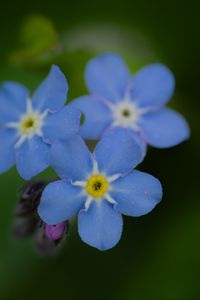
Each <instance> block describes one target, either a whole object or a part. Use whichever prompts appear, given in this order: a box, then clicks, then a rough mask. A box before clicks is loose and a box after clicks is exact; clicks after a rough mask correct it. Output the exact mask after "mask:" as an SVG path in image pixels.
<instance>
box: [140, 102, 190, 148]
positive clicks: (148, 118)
mask: <svg viewBox="0 0 200 300" xmlns="http://www.w3.org/2000/svg"><path fill="white" fill-rule="evenodd" d="M141 126H142V128H143V133H144V137H145V139H146V140H147V142H148V143H149V144H150V145H152V146H154V147H158V148H168V147H172V146H175V145H177V144H179V143H181V142H183V141H184V140H186V139H187V138H188V137H189V135H190V129H189V127H188V124H187V122H186V120H185V119H184V117H183V116H182V115H180V114H179V113H177V112H175V111H173V110H171V109H169V108H164V109H162V110H159V111H157V112H152V113H148V114H146V115H144V116H143V118H142V120H141Z"/></svg>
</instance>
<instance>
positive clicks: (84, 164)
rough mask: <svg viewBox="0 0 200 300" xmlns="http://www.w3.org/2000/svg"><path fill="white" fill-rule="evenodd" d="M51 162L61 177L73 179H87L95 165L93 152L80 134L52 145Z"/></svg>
mask: <svg viewBox="0 0 200 300" xmlns="http://www.w3.org/2000/svg"><path fill="white" fill-rule="evenodd" d="M50 164H51V166H52V167H53V169H54V170H55V171H56V172H57V174H58V175H59V176H60V177H61V178H70V179H72V180H85V178H86V176H87V175H88V174H89V173H90V172H91V170H92V166H93V164H92V156H91V153H90V152H89V150H88V148H87V146H86V145H85V143H84V141H83V139H82V138H81V137H80V136H78V135H77V136H74V137H72V138H71V139H69V140H67V141H62V142H55V143H54V144H53V145H52V147H51V150H50Z"/></svg>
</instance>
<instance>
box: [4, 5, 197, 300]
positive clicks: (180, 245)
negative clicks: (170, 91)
mask: <svg viewBox="0 0 200 300" xmlns="http://www.w3.org/2000/svg"><path fill="white" fill-rule="evenodd" d="M36 13H37V14H38V13H39V14H43V15H45V16H46V17H48V18H49V19H50V20H51V21H52V22H53V23H54V25H55V27H56V29H57V30H58V32H63V31H65V30H69V29H70V28H73V27H74V26H84V24H86V23H89V24H90V25H89V28H90V26H91V28H92V27H93V24H95V23H98V24H100V26H101V24H102V25H103V24H104V23H109V24H113V26H114V27H115V26H118V27H122V28H126V29H127V30H128V31H129V32H132V30H133V31H134V32H135V31H137V32H139V33H141V34H142V35H144V36H145V37H146V38H147V40H148V42H147V44H148V46H147V48H148V47H150V48H151V49H153V53H154V54H153V55H150V56H147V57H145V55H142V57H141V60H140V61H139V62H138V61H137V59H136V56H135V50H134V49H133V53H132V55H130V52H131V50H132V44H134V43H135V40H134V35H131V33H130V34H129V39H128V40H126V44H125V45H124V49H125V50H124V52H123V54H124V57H125V59H126V60H127V61H128V62H129V63H130V65H131V68H132V69H133V70H135V69H136V65H137V66H138V65H142V64H143V63H144V64H146V63H151V62H153V61H161V62H164V63H165V64H167V65H168V66H169V67H170V68H171V69H172V70H173V72H174V74H175V76H176V80H177V87H176V93H175V96H174V98H173V102H172V104H171V105H172V107H174V108H177V110H179V111H180V112H181V113H183V114H184V115H185V116H186V118H187V120H188V121H189V124H190V127H191V131H192V136H191V139H190V140H189V141H187V142H186V143H184V144H182V145H180V146H178V147H175V148H173V149H168V150H156V149H150V150H149V152H148V155H147V158H146V159H145V161H144V162H143V163H142V164H141V166H139V168H140V169H142V170H145V171H146V172H148V173H151V174H153V175H154V176H156V177H157V178H159V179H160V180H161V182H162V184H163V188H164V197H163V201H162V202H161V203H160V204H159V205H158V207H157V208H156V209H155V210H154V211H153V212H152V213H150V214H149V215H147V216H144V217H141V218H134V219H133V218H124V231H123V236H122V239H121V242H120V243H119V244H118V246H117V247H115V248H114V249H112V250H110V251H107V252H99V251H97V250H95V249H93V248H91V247H89V246H87V245H86V244H83V243H82V242H81V241H80V239H79V237H78V234H77V230H76V227H75V228H72V230H71V231H70V233H69V236H68V240H67V242H66V244H65V247H64V249H62V251H61V253H60V255H58V256H57V257H53V258H43V257H40V256H38V255H37V253H36V252H35V251H34V249H33V247H32V241H31V239H30V240H25V241H16V240H14V239H13V237H12V233H11V227H12V226H11V225H12V220H13V217H12V211H13V209H14V207H15V205H16V202H17V190H18V188H19V187H20V185H22V184H23V181H22V180H21V179H20V178H19V176H18V175H17V173H16V171H15V169H12V170H11V171H9V172H7V173H5V174H3V175H1V176H0V200H1V201H0V299H55V298H57V299H199V298H200V284H199V281H200V279H199V278H200V234H199V233H200V193H199V169H200V161H199V150H200V137H199V107H200V104H199V100H200V99H199V67H200V65H199V55H200V49H199V37H200V26H199V25H200V24H199V22H198V18H199V6H198V1H197V2H194V1H188V2H186V1H185V2H184V1H148V0H147V1H134V0H132V1H126V0H124V1H118V2H116V1H114V0H112V1H109V0H107V1H91V2H89V1H58V0H57V1H50V0H49V1H38V0H34V1H13V2H10V1H7V2H4V3H1V10H0V63H1V64H0V80H1V81H3V80H16V81H21V82H23V83H24V84H27V85H28V86H29V87H30V88H31V89H34V88H35V87H36V86H37V84H38V83H39V82H40V80H41V79H42V78H43V76H44V74H45V73H46V72H47V69H48V68H49V66H50V65H48V64H47V66H46V67H47V68H44V66H43V67H42V68H41V67H39V66H38V67H37V66H35V68H27V67H22V66H18V67H16V66H13V65H11V64H10V63H9V62H8V59H7V57H8V54H9V53H10V52H12V51H13V50H15V49H16V48H17V47H18V39H17V33H18V30H19V27H20V26H21V22H22V20H23V19H24V18H25V17H26V16H28V15H29V14H36ZM88 30H90V29H88ZM105 34H106V33H105ZM121 34H122V35H123V31H122V33H121ZM119 35H120V33H119ZM121 38H122V37H121ZM102 43H104V41H103V40H102ZM119 46H120V45H119ZM105 47H106V45H105ZM137 47H138V48H139V49H141V52H142V53H143V50H144V49H143V47H144V46H142V45H140V42H138V41H137ZM145 47H146V46H145ZM133 48H134V47H133ZM107 50H113V49H107ZM128 50H129V54H127V56H126V52H127V51H128ZM93 52H94V53H93ZM119 52H120V51H119ZM120 53H121V52H120ZM95 54H96V53H95V51H91V53H89V54H88V53H86V54H85V51H83V53H82V52H80V53H78V54H77V53H76V55H74V56H73V54H70V55H71V56H70V55H69V56H68V55H66V61H65V62H64V60H63V61H62V60H61V61H60V66H61V67H62V69H63V71H64V72H65V74H66V75H67V78H68V81H69V85H70V98H72V97H74V96H77V95H81V93H84V92H85V87H84V79H83V70H84V66H85V63H86V58H87V57H88V56H91V55H95ZM137 54H138V53H137ZM69 57H70V59H69ZM68 60H69V62H70V63H69V66H68ZM56 62H57V61H56ZM0 146H1V145H0ZM50 175H51V173H49V172H48V171H47V172H46V173H45V174H43V175H41V176H42V177H43V178H46V177H49V176H50Z"/></svg>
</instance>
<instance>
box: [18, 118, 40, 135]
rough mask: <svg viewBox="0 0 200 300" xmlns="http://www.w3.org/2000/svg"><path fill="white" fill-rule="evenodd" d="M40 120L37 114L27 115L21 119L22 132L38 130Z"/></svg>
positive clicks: (27, 132) (29, 132)
mask: <svg viewBox="0 0 200 300" xmlns="http://www.w3.org/2000/svg"><path fill="white" fill-rule="evenodd" d="M39 126H40V122H39V120H38V117H37V116H35V115H32V116H27V117H25V118H23V119H22V120H21V124H20V131H21V133H22V134H31V133H34V132H35V131H37V130H38V128H39Z"/></svg>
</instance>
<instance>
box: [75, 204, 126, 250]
mask: <svg viewBox="0 0 200 300" xmlns="http://www.w3.org/2000/svg"><path fill="white" fill-rule="evenodd" d="M99 201H100V202H99ZM122 227H123V220H122V216H121V214H120V213H119V212H118V211H116V210H115V208H114V207H113V205H112V204H110V203H109V202H107V201H106V200H96V201H93V202H92V203H91V205H90V206H89V208H88V210H85V209H83V210H81V211H80V213H79V216H78V231H79V235H80V237H81V239H82V240H83V241H84V242H85V243H87V244H89V245H90V246H92V247H95V248H97V249H99V250H107V249H110V248H112V247H114V246H115V245H116V244H117V243H118V242H119V240H120V238H121V234H122Z"/></svg>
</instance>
